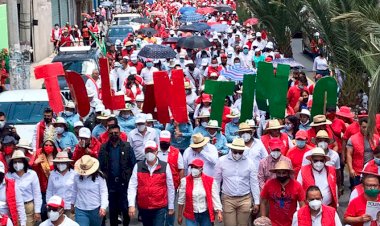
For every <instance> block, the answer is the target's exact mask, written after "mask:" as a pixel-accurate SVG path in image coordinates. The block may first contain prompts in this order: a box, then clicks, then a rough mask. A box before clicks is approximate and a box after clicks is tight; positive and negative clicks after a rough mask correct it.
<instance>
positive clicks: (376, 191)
mask: <svg viewBox="0 0 380 226" xmlns="http://www.w3.org/2000/svg"><path fill="white" fill-rule="evenodd" d="M364 192H365V194H366V195H368V196H369V197H377V196H378V195H379V193H380V190H379V189H365V190H364Z"/></svg>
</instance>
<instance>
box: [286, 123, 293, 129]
mask: <svg viewBox="0 0 380 226" xmlns="http://www.w3.org/2000/svg"><path fill="white" fill-rule="evenodd" d="M284 128H285V130H286V131H289V130H291V129H292V128H293V124H285V126H284Z"/></svg>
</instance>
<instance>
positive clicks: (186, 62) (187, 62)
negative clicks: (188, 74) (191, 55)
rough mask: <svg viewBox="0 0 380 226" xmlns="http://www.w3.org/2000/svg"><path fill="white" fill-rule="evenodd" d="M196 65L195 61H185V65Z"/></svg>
mask: <svg viewBox="0 0 380 226" xmlns="http://www.w3.org/2000/svg"><path fill="white" fill-rule="evenodd" d="M193 63H194V61H193V60H186V61H185V65H188V64H193Z"/></svg>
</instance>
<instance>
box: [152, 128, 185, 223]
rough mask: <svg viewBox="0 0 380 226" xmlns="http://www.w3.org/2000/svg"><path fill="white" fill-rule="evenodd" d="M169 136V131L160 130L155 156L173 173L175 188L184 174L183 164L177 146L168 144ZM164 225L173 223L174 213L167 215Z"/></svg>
mask: <svg viewBox="0 0 380 226" xmlns="http://www.w3.org/2000/svg"><path fill="white" fill-rule="evenodd" d="M170 137H171V134H170V132H169V131H167V130H164V131H161V132H160V148H159V150H158V154H157V157H158V159H159V160H161V161H164V162H166V163H168V164H169V166H170V170H171V171H172V175H173V183H174V189H175V190H177V189H178V187H179V184H180V182H181V179H182V178H183V176H184V165H183V158H182V154H181V152H180V151H179V150H178V149H177V148H175V147H173V146H170ZM166 225H167V226H173V225H174V215H172V216H167V219H166Z"/></svg>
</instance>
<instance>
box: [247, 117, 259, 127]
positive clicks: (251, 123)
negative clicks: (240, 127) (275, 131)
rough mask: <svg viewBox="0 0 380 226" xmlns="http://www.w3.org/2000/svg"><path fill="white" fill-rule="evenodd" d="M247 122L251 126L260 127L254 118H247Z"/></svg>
mask: <svg viewBox="0 0 380 226" xmlns="http://www.w3.org/2000/svg"><path fill="white" fill-rule="evenodd" d="M245 123H247V124H248V125H249V127H251V128H257V127H258V126H257V125H256V122H255V120H253V119H247V120H245Z"/></svg>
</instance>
